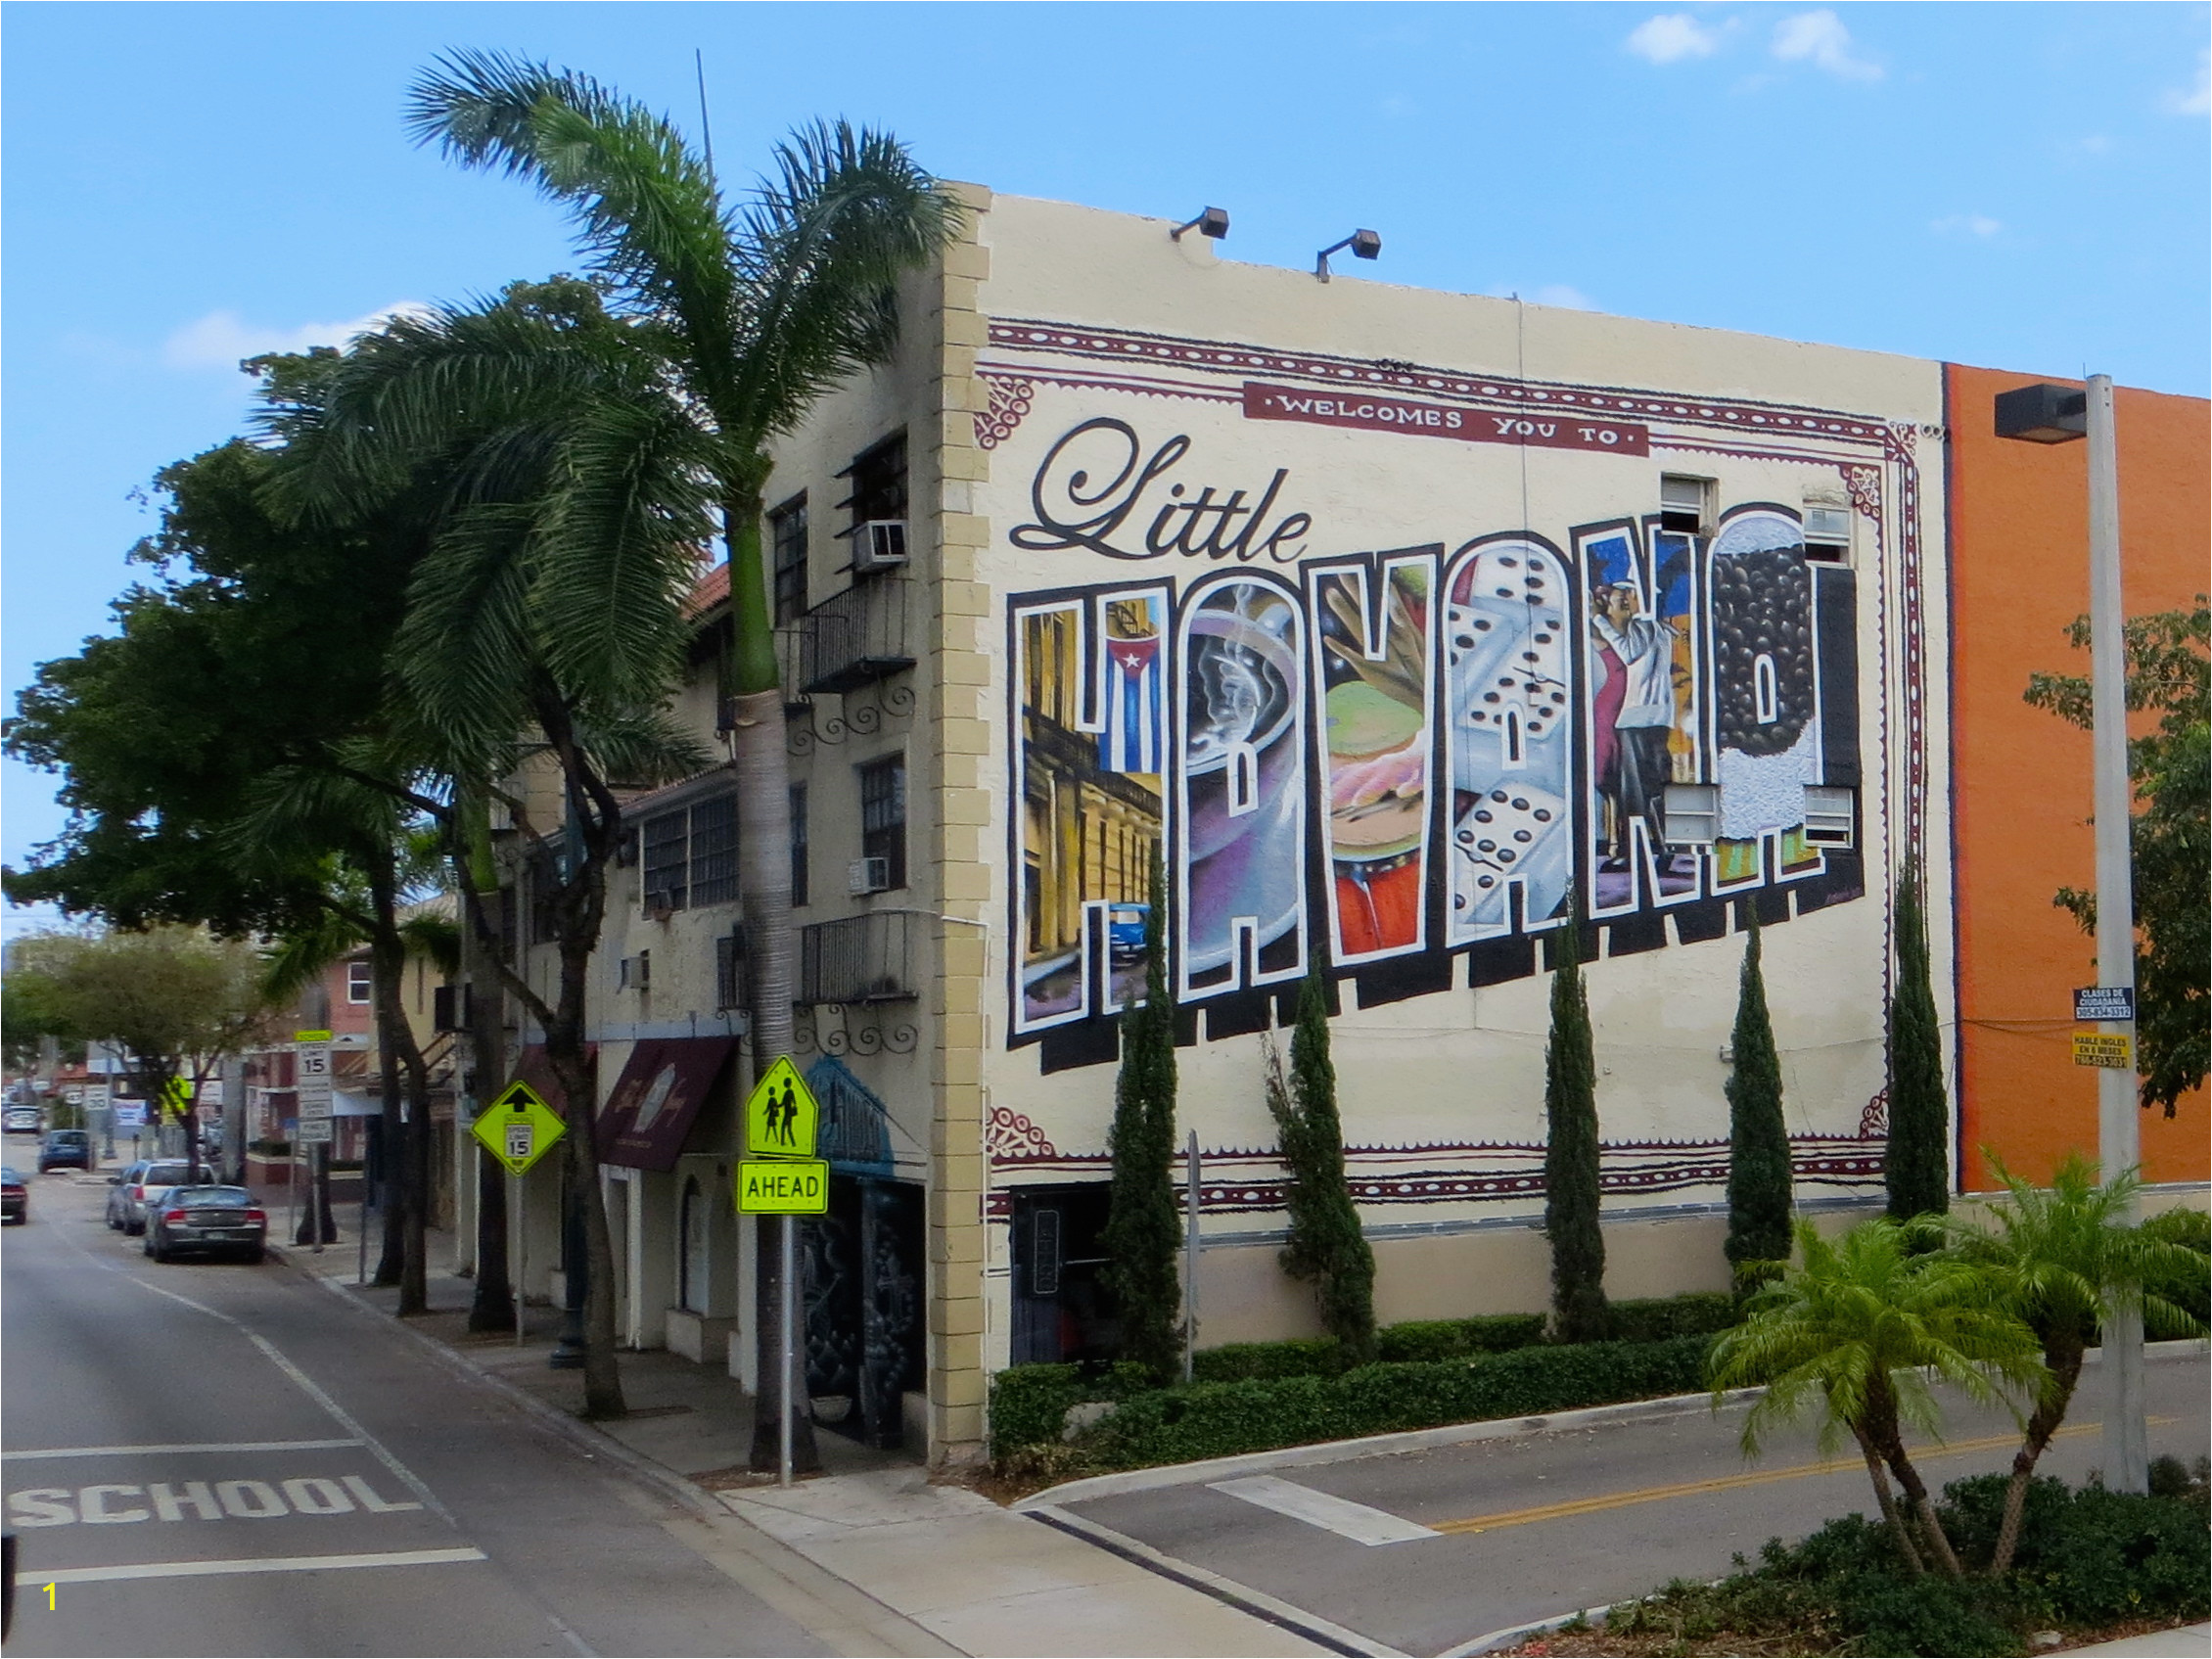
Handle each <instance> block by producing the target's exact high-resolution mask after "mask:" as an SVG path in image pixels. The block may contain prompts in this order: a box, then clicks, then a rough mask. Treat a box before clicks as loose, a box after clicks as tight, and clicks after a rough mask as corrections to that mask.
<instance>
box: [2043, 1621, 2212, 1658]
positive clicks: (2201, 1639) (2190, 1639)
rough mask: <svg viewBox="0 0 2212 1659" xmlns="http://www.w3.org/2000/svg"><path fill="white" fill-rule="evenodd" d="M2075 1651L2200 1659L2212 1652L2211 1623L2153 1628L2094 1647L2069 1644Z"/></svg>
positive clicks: (2139, 1656)
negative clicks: (2142, 1633) (2144, 1634)
mask: <svg viewBox="0 0 2212 1659" xmlns="http://www.w3.org/2000/svg"><path fill="white" fill-rule="evenodd" d="M2066 1651H2067V1652H2068V1653H2069V1654H2072V1653H2126V1654H2132V1655H2134V1656H2135V1659H2201V1656H2202V1655H2204V1654H2208V1653H2212V1625H2184V1626H2182V1627H2181V1628H2180V1629H2179V1630H2171V1631H2152V1632H2151V1633H2150V1634H2149V1635H2148V1636H2125V1637H2123V1638H2122V1639H2120V1640H2118V1641H2100V1642H2098V1643H2097V1645H2096V1646H2094V1647H2069V1648H2067V1649H2066Z"/></svg>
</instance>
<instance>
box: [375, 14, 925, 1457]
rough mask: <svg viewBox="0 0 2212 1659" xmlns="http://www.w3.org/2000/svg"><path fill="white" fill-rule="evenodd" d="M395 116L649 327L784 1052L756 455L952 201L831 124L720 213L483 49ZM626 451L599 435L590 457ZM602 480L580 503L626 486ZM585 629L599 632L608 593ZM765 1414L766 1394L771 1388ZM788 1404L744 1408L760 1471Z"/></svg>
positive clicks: (577, 86) (885, 138)
mask: <svg viewBox="0 0 2212 1659" xmlns="http://www.w3.org/2000/svg"><path fill="white" fill-rule="evenodd" d="M408 121H409V124H410V126H411V127H412V129H413V130H414V132H415V134H416V136H417V138H418V139H419V140H420V141H422V142H425V143H436V144H438V145H439V146H440V147H441V148H442V149H443V150H444V152H445V154H446V155H447V156H449V157H451V158H452V159H454V160H455V161H459V162H460V163H461V164H462V165H464V166H470V167H479V168H486V169H492V168H496V169H499V170H502V171H505V172H507V173H510V174H514V175H517V176H520V177H522V178H525V179H528V180H529V181H530V183H532V184H534V185H535V186H537V188H538V189H539V190H540V191H542V192H543V193H544V194H545V195H546V196H548V197H550V198H551V199H553V200H554V201H556V202H558V203H560V204H561V205H562V206H563V207H566V208H567V209H568V211H569V213H570V215H571V217H572V218H573V219H574V220H575V221H576V225H577V228H578V230H579V231H580V233H581V237H582V242H583V246H584V249H585V252H586V254H587V257H588V259H589V261H590V264H591V268H592V271H593V274H594V275H595V276H596V277H597V278H598V280H599V281H601V282H602V283H603V284H604V285H605V286H606V288H607V290H608V291H609V292H610V293H611V294H612V295H614V296H615V297H616V298H617V299H618V300H619V301H620V302H621V303H622V305H623V306H624V307H625V308H626V309H628V310H629V311H630V312H631V313H632V314H634V315H636V316H638V317H640V318H642V319H645V320H646V321H647V322H648V323H649V325H650V334H651V338H652V340H653V342H654V343H655V344H656V345H657V346H659V347H660V349H661V351H662V353H663V359H664V361H665V363H666V366H667V369H668V374H669V375H670V377H671V378H672V380H673V382H674V385H675V387H676V389H677V390H678V392H679V393H680V399H681V405H682V408H683V409H684V410H685V412H686V413H687V414H688V415H689V416H690V417H691V419H692V421H693V422H694V426H693V428H692V430H691V432H690V434H688V435H687V436H689V437H690V438H693V440H694V444H693V447H694V450H695V453H696V454H697V456H698V457H699V473H698V477H697V481H696V484H695V486H694V496H695V497H696V498H703V499H704V502H705V503H706V504H707V505H710V506H711V507H712V508H713V509H714V510H715V511H717V512H718V514H719V517H720V530H721V535H722V539H723V543H724V547H725V551H726V553H727V557H728V561H729V573H730V612H731V618H732V622H733V626H734V636H735V637H734V646H733V651H732V657H731V665H730V679H729V689H730V690H731V692H732V693H733V694H734V696H733V707H732V710H731V716H732V720H733V729H732V751H733V759H734V761H735V770H736V776H737V788H738V848H739V856H740V859H741V861H742V867H741V869H740V873H739V880H740V888H741V892H742V895H743V903H744V911H745V925H746V939H747V942H748V946H747V948H748V961H747V976H746V977H747V980H748V983H749V984H750V986H751V988H752V1004H753V1006H752V1009H751V1013H752V1043H753V1053H754V1057H755V1064H756V1065H757V1066H758V1065H764V1064H765V1063H766V1062H767V1061H768V1060H769V1059H771V1058H772V1057H774V1056H777V1055H781V1054H787V1053H789V1052H790V1049H791V1037H792V1012H791V1010H792V992H793V991H794V989H795V987H794V983H793V982H794V979H795V975H794V972H793V966H794V964H793V949H792V946H793V941H792V937H791V862H790V858H789V856H788V853H787V850H788V849H789V847H790V845H791V824H790V792H789V774H788V770H787V766H786V762H785V759H784V749H783V742H784V722H783V711H782V700H783V693H782V684H781V675H780V673H779V670H778V666H777V662H776V654H775V640H774V631H773V628H774V622H773V615H772V613H771V611H770V610H769V606H768V597H767V589H766V576H765V573H764V571H763V570H762V568H761V562H760V530H761V509H762V505H763V503H762V499H761V496H762V491H763V490H764V488H765V487H766V485H767V481H768V476H769V473H770V470H771V465H772V463H771V461H770V458H769V455H768V444H769V442H770V441H771V440H772V439H773V438H776V437H777V436H778V435H780V434H784V433H788V432H791V431H793V430H795V429H796V428H797V427H798V426H799V425H800V424H801V422H802V421H804V419H805V418H806V414H807V412H808V410H809V409H810V408H811V407H812V406H813V404H814V403H815V401H816V400H817V399H818V398H819V397H820V396H821V395H822V394H823V393H824V392H828V391H830V390H831V389H833V388H834V387H836V386H838V385H839V384H841V383H842V382H844V381H846V380H847V379H849V378H850V377H851V376H853V374H855V373H857V372H859V371H862V370H864V369H867V368H870V367H872V366H874V365H876V364H880V363H883V362H885V361H887V360H888V359H889V358H890V355H891V352H892V349H893V347H894V346H895V345H896V342H897V311H896V309H895V306H894V295H893V287H894V284H895V283H896V282H897V281H898V280H899V278H900V277H901V276H903V275H905V274H907V273H909V272H912V271H916V270H919V269H921V268H923V267H925V266H926V265H927V264H928V263H929V261H930V260H931V259H932V258H933V257H935V256H936V255H937V253H939V251H940V250H941V249H942V248H943V247H944V246H945V243H946V242H947V241H948V240H949V239H950V237H951V235H952V233H953V230H954V227H955V224H956V208H955V206H954V204H953V202H952V201H951V199H950V197H949V196H947V195H946V194H945V192H944V191H943V190H941V189H940V188H939V186H938V184H937V181H936V180H935V179H933V178H932V177H931V176H930V175H929V174H928V173H926V172H924V171H923V170H922V169H921V168H920V167H918V166H916V165H915V164H914V162H913V161H912V160H911V158H910V157H909V156H908V155H907V153H906V151H905V148H904V147H903V146H902V145H900V144H899V142H898V141H897V140H896V139H894V138H892V137H891V136H890V135H889V134H887V133H880V132H875V131H871V130H868V129H865V128H860V129H855V128H853V127H852V126H849V125H848V124H846V123H845V122H843V121H838V122H834V123H815V124H812V125H809V126H806V127H804V128H801V129H800V130H799V131H797V132H796V133H794V134H793V136H792V137H791V139H790V140H789V141H788V142H787V143H785V144H782V145H779V146H778V147H777V149H776V152H775V163H776V165H775V176H774V177H773V178H771V179H769V180H767V181H765V182H764V183H763V184H762V186H761V187H760V190H759V192H758V193H757V194H756V195H755V197H754V198H753V200H752V201H751V202H750V203H749V204H747V205H745V206H743V207H729V206H725V204H724V202H723V200H722V196H721V192H720V189H719V188H718V186H717V185H716V183H715V180H714V171H713V169H712V167H711V166H710V165H709V164H708V163H707V162H706V161H704V160H702V159H701V158H700V157H698V156H695V155H694V154H693V153H692V151H691V150H690V148H689V147H688V146H687V145H686V144H685V143H684V141H683V138H682V135H681V134H679V133H678V132H677V131H676V130H675V128H674V127H673V126H671V125H670V124H669V123H668V121H667V120H665V119H663V118H662V117H661V116H659V115H654V114H653V113H652V112H651V111H649V110H647V109H646V108H645V107H644V106H642V105H640V104H638V103H636V102H634V101H632V100H629V99H625V98H622V97H620V96H618V95H617V94H615V93H614V92H612V91H611V90H609V89H608V88H605V87H603V86H601V85H600V84H599V83H598V82H597V81H594V80H592V79H591V78H589V77H588V76H584V75H579V74H576V73H574V72H571V71H566V70H556V69H552V68H551V67H550V66H547V65H543V64H533V63H530V62H526V61H524V60H521V59H517V58H511V57H506V56H503V55H499V54H494V53H480V52H457V53H452V54H449V55H447V56H446V57H444V58H442V59H440V60H439V61H438V66H437V67H436V68H435V69H432V70H431V71H429V72H427V73H426V74H424V75H423V76H422V77H421V78H420V79H418V80H417V82H416V84H415V86H414V88H413V91H412V93H411V95H410V102H409V113H408ZM607 438H608V442H607V443H606V444H605V448H606V449H607V451H608V454H607V456H605V457H602V458H604V459H614V458H616V457H617V456H618V455H619V453H620V451H621V449H622V438H623V435H622V434H621V433H619V432H618V433H610V434H608V435H607ZM603 476H604V477H606V478H607V479H608V480H609V483H608V484H599V483H596V482H587V484H586V485H585V488H586V491H587V492H589V491H592V490H601V491H608V490H610V489H611V484H612V482H613V481H614V480H616V479H619V478H620V476H621V475H620V473H619V471H611V472H608V473H606V474H604V475H603ZM578 552H579V553H581V552H582V549H581V548H580V546H579V548H578ZM598 557H599V559H600V560H601V561H602V563H612V561H611V559H610V557H609V555H607V554H605V553H602V554H600V555H598ZM594 620H595V621H596V622H599V623H600V624H601V625H602V626H604V625H605V624H606V622H608V620H609V618H608V612H607V610H606V609H605V601H604V598H602V599H601V600H600V601H599V605H598V608H597V609H596V610H595V613H594ZM763 1242H764V1243H765V1241H763ZM778 1255H779V1252H777V1251H776V1250H774V1249H772V1248H763V1249H761V1251H760V1264H761V1272H762V1285H761V1289H762V1297H761V1303H762V1313H763V1315H764V1316H763V1318H762V1319H761V1320H760V1326H761V1332H760V1341H761V1344H762V1355H761V1358H762V1361H763V1362H762V1364H761V1367H760V1375H761V1376H762V1377H763V1378H767V1377H770V1376H772V1375H773V1374H775V1367H774V1366H773V1365H772V1364H771V1363H769V1362H767V1361H768V1358H769V1357H768V1353H767V1344H768V1341H769V1338H768V1332H769V1330H770V1329H771V1328H772V1325H773V1314H774V1310H775V1309H777V1308H778V1307H780V1291H779V1290H778V1289H777V1287H776V1285H775V1280H774V1271H775V1269H774V1264H775V1263H776V1261H777V1259H778ZM762 1401H763V1405H770V1404H771V1402H772V1390H769V1389H767V1388H766V1387H765V1386H764V1387H763V1393H762ZM782 1410H783V1406H782V1405H781V1403H780V1402H777V1403H773V1404H772V1408H770V1409H764V1410H762V1411H761V1412H760V1413H759V1414H758V1428H757V1432H756V1437H755V1444H754V1457H755V1461H756V1463H761V1462H762V1461H763V1459H764V1458H765V1457H766V1456H767V1455H768V1453H769V1449H770V1448H772V1446H773V1444H774V1441H775V1436H776V1423H777V1421H778V1418H779V1416H780V1413H781V1412H782Z"/></svg>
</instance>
